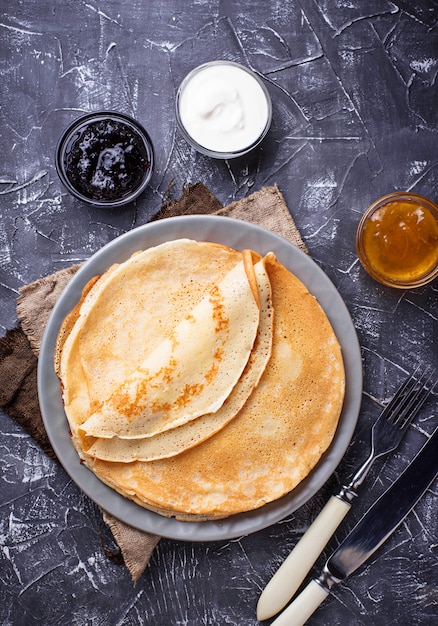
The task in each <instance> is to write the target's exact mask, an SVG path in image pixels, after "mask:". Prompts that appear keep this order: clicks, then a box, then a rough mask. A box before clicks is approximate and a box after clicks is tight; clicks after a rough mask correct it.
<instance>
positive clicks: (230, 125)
mask: <svg viewBox="0 0 438 626" xmlns="http://www.w3.org/2000/svg"><path fill="white" fill-rule="evenodd" d="M270 115H271V106H270V100H269V96H268V95H267V93H266V92H265V91H264V89H263V87H262V86H261V85H260V82H259V81H258V79H257V78H256V76H255V75H253V74H252V73H250V72H249V71H247V70H246V69H245V68H243V67H241V66H239V65H236V64H231V63H227V62H223V63H221V62H215V63H212V64H206V65H205V66H200V67H199V68H196V69H195V70H194V71H193V73H192V74H189V75H188V77H187V78H186V81H185V82H183V85H182V87H181V92H180V96H179V116H180V122H181V124H182V125H183V126H184V128H185V131H186V133H187V134H188V135H189V136H190V137H191V138H192V139H193V140H194V141H195V142H196V143H197V144H199V145H200V146H202V147H204V148H206V149H207V150H209V151H212V152H216V153H225V154H229V153H235V152H237V153H239V152H241V151H245V149H246V148H248V147H250V146H252V145H253V144H255V143H256V142H257V140H258V139H259V138H260V137H261V136H262V134H263V133H264V132H265V131H266V130H267V127H268V126H269V122H270Z"/></svg>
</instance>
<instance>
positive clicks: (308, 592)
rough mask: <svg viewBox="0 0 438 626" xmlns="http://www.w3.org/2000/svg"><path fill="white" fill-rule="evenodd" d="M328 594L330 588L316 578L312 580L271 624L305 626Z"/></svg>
mask: <svg viewBox="0 0 438 626" xmlns="http://www.w3.org/2000/svg"><path fill="white" fill-rule="evenodd" d="M328 594H329V592H328V590H327V589H324V588H323V587H321V585H319V584H318V583H317V582H316V580H312V581H310V583H309V584H308V585H307V587H306V588H305V589H304V591H302V592H301V593H300V595H299V596H298V597H297V598H296V600H294V601H293V602H292V604H291V605H290V606H288V607H287V609H285V610H284V611H283V613H281V614H280V615H279V616H278V617H277V619H276V620H274V621H273V622H272V624H271V626H303V624H305V623H306V622H307V620H308V619H309V617H310V616H311V615H312V613H314V612H315V611H316V609H317V608H318V607H319V605H320V604H322V603H323V602H324V600H325V599H326V598H327V596H328Z"/></svg>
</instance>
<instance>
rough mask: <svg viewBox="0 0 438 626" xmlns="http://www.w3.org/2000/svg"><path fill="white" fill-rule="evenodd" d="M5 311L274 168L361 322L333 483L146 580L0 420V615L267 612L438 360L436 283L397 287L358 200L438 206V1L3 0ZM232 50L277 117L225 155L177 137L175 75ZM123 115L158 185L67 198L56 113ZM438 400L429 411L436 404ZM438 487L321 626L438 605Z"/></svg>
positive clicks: (372, 620) (90, 510) (48, 619)
mask: <svg viewBox="0 0 438 626" xmlns="http://www.w3.org/2000/svg"><path fill="white" fill-rule="evenodd" d="M0 4H1V8H2V11H1V16H0V80H1V82H0V85H1V87H0V98H1V106H0V128H1V131H0V154H1V157H0V163H1V165H0V213H1V221H0V325H1V330H2V334H4V332H5V331H6V330H7V329H8V328H11V327H13V326H14V325H15V324H16V321H17V320H16V313H15V299H16V296H17V294H18V290H19V288H20V287H21V286H22V285H24V284H26V283H29V282H31V281H33V280H35V279H37V278H39V277H40V276H41V275H44V274H49V273H51V272H53V271H55V270H58V269H61V268H63V267H67V266H69V265H70V264H73V263H76V262H79V261H82V260H85V259H87V258H88V257H89V256H90V255H91V254H92V253H94V252H95V251H96V250H98V249H99V248H100V247H101V246H102V245H104V244H106V243H107V242H109V241H111V240H112V239H114V238H115V237H117V236H118V235H120V234H122V233H124V232H126V231H128V230H130V229H131V228H133V227H135V226H138V225H141V224H144V223H146V222H148V220H149V219H150V218H151V217H152V216H153V215H154V214H155V213H156V212H157V211H158V210H159V208H160V206H161V204H162V202H163V200H165V199H167V198H168V197H169V194H170V195H171V197H179V196H180V195H181V193H182V190H183V187H184V185H186V184H187V183H195V182H197V181H202V182H203V183H204V184H206V185H207V186H208V187H210V189H211V190H212V191H213V193H214V194H215V195H216V196H217V197H218V199H219V200H220V201H221V202H222V203H223V204H227V203H229V202H231V201H234V200H237V199H240V198H242V197H244V196H246V195H248V194H249V193H251V192H252V191H255V190H258V189H259V188H261V187H262V186H263V185H271V184H274V183H278V185H279V187H280V189H281V191H282V193H283V195H284V197H285V199H286V202H287V204H288V206H289V208H290V211H291V214H292V215H293V217H294V219H295V221H296V223H297V226H298V227H299V229H300V231H301V233H302V236H303V238H304V240H305V242H306V245H307V246H308V248H309V251H310V254H311V255H312V257H313V258H314V259H315V261H316V262H317V263H318V264H319V265H320V266H321V267H322V268H323V269H324V271H325V272H326V273H327V274H328V276H329V277H330V278H331V280H332V281H333V282H334V284H335V285H336V287H337V288H338V290H339V292H340V293H341V295H342V297H343V298H344V300H345V302H346V305H347V307H348V309H349V311H350V314H351V316H352V319H353V322H354V324H355V327H356V329H357V333H358V337H359V341H360V345H361V349H362V357H363V367H364V392H363V403H362V410H361V415H360V418H359V422H358V426H357V429H356V432H355V435H354V438H353V441H352V444H351V446H350V448H349V450H348V451H347V453H346V455H345V457H344V459H343V460H342V462H341V463H340V465H339V467H338V469H337V471H336V473H335V474H334V475H333V476H332V477H331V478H330V480H329V481H328V483H327V484H326V485H325V486H324V488H323V489H321V491H320V492H319V493H318V494H317V495H316V496H315V497H314V498H313V499H312V500H311V501H309V502H308V503H307V504H306V505H305V506H304V507H302V509H300V510H299V511H297V512H296V513H295V514H293V515H291V516H290V517H289V518H288V519H286V520H284V521H282V522H279V523H277V524H276V525H275V526H273V527H270V528H267V529H266V530H264V531H260V532H258V533H255V534H253V535H250V536H247V537H241V538H238V539H234V540H232V541H229V542H221V543H205V544H204V543H184V542H177V541H172V540H165V539H163V540H161V541H160V543H159V545H158V547H157V549H156V550H155V552H154V554H153V556H152V559H151V561H150V564H149V566H148V569H147V570H146V572H145V573H144V574H143V576H142V577H141V579H140V581H139V582H138V583H137V585H136V587H135V588H134V587H133V585H132V582H131V580H130V577H129V574H128V573H127V571H126V569H125V568H124V567H123V566H118V565H116V564H114V563H112V562H111V561H110V560H109V559H108V558H107V557H106V556H105V554H104V553H103V551H102V548H101V542H100V538H99V529H101V530H102V532H103V533H104V535H105V538H106V541H107V543H108V545H109V546H110V547H114V546H112V544H111V536H110V535H109V534H108V531H107V530H106V529H105V528H104V527H103V526H102V525H101V516H100V513H99V510H98V509H97V507H96V506H95V505H94V504H93V502H91V501H90V500H89V499H88V498H87V497H86V496H84V495H83V494H82V493H81V492H80V491H79V490H78V488H77V487H76V485H75V484H74V483H72V481H71V480H70V479H69V478H68V476H67V475H66V473H65V472H64V471H63V470H62V469H61V468H60V467H59V466H58V465H57V464H56V463H54V462H53V461H51V460H49V459H48V458H47V457H46V456H45V455H44V454H43V453H42V452H41V450H40V449H39V447H38V446H37V445H36V444H35V443H34V442H33V441H32V440H31V439H30V438H29V436H28V435H26V434H25V433H24V432H23V431H22V430H21V429H20V427H18V426H17V425H15V424H14V423H13V422H12V420H11V419H10V418H9V417H8V416H6V415H5V414H4V413H0V428H1V435H0V545H1V552H0V600H1V601H0V623H1V624H3V625H11V626H12V625H14V626H21V625H23V626H24V625H25V626H30V625H32V624H35V625H36V624H38V625H40V624H45V625H47V626H51V625H58V624H59V625H61V624H62V625H64V624H72V625H78V626H79V625H81V626H82V625H84V624H89V625H91V624H92V625H93V626H103V625H120V626H121V625H123V626H128V625H137V624H145V625H146V624H147V625H154V626H168V625H187V626H198V625H199V626H206V625H212V626H216V625H218V626H223V625H242V626H253V625H255V624H257V623H258V622H257V620H256V617H255V607H256V603H257V599H258V596H259V593H260V591H261V589H262V588H263V587H264V585H265V584H266V583H267V581H268V580H269V578H270V576H271V575H272V574H273V573H274V571H275V570H276V568H277V567H278V565H279V564H280V563H281V561H282V559H283V558H284V557H285V556H286V555H287V554H288V552H289V551H290V549H291V548H292V547H293V545H294V543H295V542H296V540H297V538H299V537H300V535H301V534H302V532H303V531H304V530H305V529H306V527H307V525H308V524H309V521H310V520H311V519H312V518H313V517H314V516H315V515H316V513H317V512H318V511H319V509H320V508H321V506H322V505H323V504H324V502H325V501H326V500H327V499H328V497H329V495H330V494H331V493H333V492H334V491H335V490H337V489H338V487H339V485H340V483H341V482H342V481H345V480H346V479H348V478H349V477H350V475H351V473H352V471H353V470H354V469H355V468H356V466H357V464H358V462H361V461H362V460H363V459H364V458H365V456H366V454H367V450H368V440H369V429H370V425H371V424H372V422H373V420H374V419H375V417H376V416H377V414H378V413H379V404H381V403H382V402H384V401H385V400H386V399H387V398H388V397H390V396H391V394H392V393H393V391H394V390H395V388H396V387H397V386H398V384H399V383H400V381H401V380H402V379H403V378H404V377H405V375H406V373H407V372H409V371H411V370H412V369H413V368H414V367H415V365H416V364H418V363H421V364H428V363H432V362H433V361H436V355H437V352H436V346H435V345H434V343H433V333H434V332H435V335H436V329H437V324H436V318H437V307H436V304H437V298H436V293H437V290H436V284H432V285H429V286H427V287H424V288H419V289H416V290H411V291H399V290H391V289H387V288H385V287H383V286H380V285H378V284H377V283H375V282H374V281H373V280H372V279H371V278H369V277H368V275H366V273H365V272H364V271H363V269H362V268H361V266H360V264H359V262H358V260H357V256H356V252H355V246H354V236H355V230H356V227H357V223H358V221H359V219H360V216H361V214H362V213H363V211H364V210H365V209H366V207H367V206H368V205H369V204H370V203H371V202H372V201H373V200H375V199H376V198H378V197H379V196H381V195H383V194H385V193H388V192H391V191H393V190H412V191H415V192H417V193H422V194H424V195H426V196H428V197H430V198H431V199H432V200H435V201H437V200H438V151H437V133H438V106H437V102H438V81H437V72H438V28H437V19H438V5H437V3H436V2H435V1H434V0H423V1H420V0H418V1H412V2H403V1H398V2H387V1H386V0H350V1H349V2H344V1H342V0H338V1H337V2H335V1H334V0H332V1H331V0H318V1H313V0H263V1H262V0H259V1H250V0H240V1H239V2H231V1H226V0H223V1H220V0H216V1H215V0H204V1H202V0H199V1H197V2H182V1H180V0H125V1H123V0H106V1H105V2H103V1H99V0H97V1H96V0H89V1H88V2H87V1H85V0H62V1H61V0H51V1H50V2H49V1H48V0H24V1H20V0H14V2H6V0H0ZM217 58H227V59H231V60H235V61H239V62H242V63H244V64H246V65H248V66H250V67H252V68H253V69H254V70H255V71H257V72H258V73H260V74H261V75H262V76H263V77H264V78H265V80H266V84H267V87H268V89H269V91H270V94H271V97H272V100H273V123H272V128H271V131H270V132H269V134H268V137H267V139H266V140H265V142H264V143H263V145H262V147H261V148H260V149H259V150H258V151H256V152H255V153H254V154H252V155H251V156H250V157H247V158H243V159H239V160H236V161H228V162H222V161H215V160H211V159H209V158H207V157H204V156H202V155H199V154H197V153H195V152H193V151H192V150H191V149H190V148H189V146H188V145H187V144H186V143H185V141H184V140H183V139H182V138H181V136H180V135H179V134H178V132H177V130H176V127H175V122H174V115H173V106H174V95H175V91H176V88H177V86H178V84H179V82H180V81H181V79H182V78H183V77H184V75H185V74H186V72H187V71H188V70H190V69H191V68H192V67H194V66H196V65H198V64H199V63H201V62H203V61H208V60H212V59H217ZM98 109H114V110H119V111H123V112H125V113H128V114H131V115H133V116H134V117H136V118H137V119H138V120H139V121H140V122H142V123H143V124H144V125H145V127H146V128H147V130H148V131H149V133H150V135H151V137H152V139H153V141H154V144H155V149H156V169H155V173H154V176H153V179H152V183H151V186H150V188H149V190H148V191H147V192H146V193H145V194H144V195H143V196H142V197H141V198H140V199H139V200H138V201H137V202H136V203H135V204H133V205H131V206H128V207H127V208H125V209H123V210H118V211H114V212H112V211H103V210H97V209H91V208H88V207H86V206H84V205H82V204H81V203H79V202H77V201H75V200H74V199H73V198H72V197H71V196H69V195H67V194H66V192H65V191H64V189H63V188H62V187H61V185H60V182H59V180H58V178H57V175H56V172H55V168H54V159H53V155H54V150H55V146H56V143H57V140H58V137H59V135H60V133H61V132H62V130H63V129H64V128H65V126H66V125H67V124H68V123H69V122H70V121H72V120H73V119H75V118H76V117H78V116H79V115H80V114H82V113H84V112H88V111H93V110H98ZM434 411H435V413H434ZM435 425H436V397H435V402H433V401H431V402H429V404H428V405H427V406H426V407H425V408H424V410H423V411H422V413H421V415H420V416H419V418H418V419H417V422H416V424H415V425H414V426H413V427H412V428H411V429H410V432H409V434H408V435H407V437H406V439H405V441H404V442H403V444H402V446H401V447H400V449H399V451H398V452H397V453H396V454H395V455H393V456H392V457H391V458H389V459H388V460H387V461H385V462H378V463H377V464H376V466H375V467H374V469H373V471H372V473H371V475H370V476H369V478H368V480H367V487H366V489H365V490H364V493H363V495H362V498H361V499H360V501H358V503H357V508H356V509H355V510H354V511H353V512H352V513H351V514H350V516H349V518H348V519H347V520H346V521H345V523H344V524H343V526H342V527H341V528H340V529H339V532H338V533H337V534H336V537H335V538H334V539H333V541H332V543H331V544H330V546H329V547H328V548H327V550H326V552H325V554H324V555H322V556H321V558H320V559H319V560H318V562H317V564H316V566H315V568H314V570H313V573H315V574H316V573H318V572H319V570H320V569H321V566H322V565H323V563H324V561H325V558H327V556H328V555H329V554H330V551H331V549H332V548H333V547H334V546H336V545H337V542H338V541H339V540H341V539H342V538H343V537H344V536H345V534H346V532H347V530H348V529H349V528H350V527H352V525H353V524H354V522H355V520H356V519H357V518H358V517H359V516H360V515H361V514H362V512H363V511H364V510H365V507H366V505H367V504H368V503H370V502H371V501H372V500H373V498H374V497H375V496H376V495H377V494H380V493H381V492H382V491H383V489H384V488H385V486H386V485H387V484H388V482H389V481H390V480H391V479H392V478H394V477H395V476H396V474H397V471H399V470H400V469H401V468H402V467H403V466H404V465H405V464H406V461H407V460H408V459H409V458H411V457H412V455H413V454H414V452H415V451H416V450H418V448H419V447H420V445H421V443H422V442H423V441H424V440H425V437H426V436H427V435H428V434H430V433H431V432H432V430H433V428H434V427H435ZM435 495H436V485H435V486H433V487H432V489H430V490H429V491H428V493H427V494H426V495H425V497H424V498H423V499H422V501H421V502H420V503H419V505H418V506H417V507H416V509H415V511H414V512H413V513H412V514H411V515H410V516H409V517H408V518H407V520H406V521H405V522H404V523H403V524H402V526H401V527H400V528H399V530H398V531H397V532H396V534H394V535H393V537H392V538H391V539H390V540H389V541H388V542H387V543H386V544H385V546H384V547H383V548H382V549H381V550H380V551H379V552H378V553H377V554H376V555H375V556H374V557H373V558H372V559H371V561H370V562H369V563H368V564H367V565H366V566H364V567H362V568H361V570H360V571H359V572H357V573H356V574H355V575H354V576H353V577H352V578H351V579H350V580H348V581H347V582H346V583H345V584H344V585H342V586H340V587H339V588H338V589H337V590H336V591H335V592H334V594H333V596H331V597H330V598H329V599H328V600H327V601H326V603H325V604H324V605H323V606H322V607H321V608H320V609H319V611H318V612H317V613H316V614H315V615H314V616H313V617H312V618H311V620H310V621H309V624H314V625H315V626H318V625H319V626H323V625H326V624H328V623H330V624H333V625H334V626H335V625H337V624H342V625H343V626H345V625H377V626H380V625H381V626H387V625H388V624H395V623H397V624H398V625H399V626H408V625H409V626H415V625H419V624H422V625H424V624H427V625H429V624H433V623H436V619H437V615H438V595H437V580H438V577H437V561H436V546H437V541H438V530H437V521H436V498H435Z"/></svg>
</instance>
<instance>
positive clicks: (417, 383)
mask: <svg viewBox="0 0 438 626" xmlns="http://www.w3.org/2000/svg"><path fill="white" fill-rule="evenodd" d="M418 369H419V367H417V369H416V370H415V371H414V372H413V374H412V375H411V376H410V377H409V378H408V379H407V380H406V382H405V383H404V384H403V385H402V387H401V388H400V389H399V391H398V392H397V393H396V394H395V395H394V397H393V398H392V400H391V402H390V403H389V404H388V405H387V407H386V408H385V410H384V411H383V413H382V418H383V419H386V420H388V421H391V422H392V423H393V424H399V425H400V428H405V427H407V426H408V425H409V423H410V422H411V421H412V420H413V418H414V417H415V415H417V413H418V411H419V410H420V408H421V407H422V406H423V404H424V402H425V401H426V398H427V397H428V395H429V394H430V392H431V391H432V390H433V388H434V387H435V385H436V382H435V383H434V384H433V385H432V386H431V387H430V388H429V389H427V388H426V385H427V383H429V382H430V380H431V379H432V376H433V375H434V370H433V369H432V370H431V371H430V370H429V368H427V369H426V371H425V372H424V373H423V374H422V375H421V376H420V377H419V378H418V379H417V378H416V377H415V375H416V373H417V371H418Z"/></svg>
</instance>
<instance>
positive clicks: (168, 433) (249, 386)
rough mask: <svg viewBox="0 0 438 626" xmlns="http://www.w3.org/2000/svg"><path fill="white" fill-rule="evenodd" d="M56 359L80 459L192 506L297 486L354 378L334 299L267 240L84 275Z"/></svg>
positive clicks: (245, 504) (171, 503) (141, 489)
mask: <svg viewBox="0 0 438 626" xmlns="http://www.w3.org/2000/svg"><path fill="white" fill-rule="evenodd" d="M55 367H56V371H57V373H58V376H59V378H60V380H61V386H62V395H63V402H64V407H65V413H66V415H67V419H68V421H69V424H70V429H71V434H72V441H73V444H74V446H75V448H76V450H77V452H78V454H79V456H80V458H81V460H82V461H83V462H84V463H85V464H86V465H87V466H88V467H89V468H90V470H92V471H93V472H94V473H95V474H96V475H97V476H98V477H99V478H100V479H101V480H102V481H103V482H105V483H106V484H108V485H110V486H111V487H112V488H114V489H115V490H116V491H118V492H119V493H121V494H123V495H124V496H126V497H128V498H131V499H133V500H134V501H135V502H137V503H138V504H140V505H141V506H143V507H146V508H147V509H150V510H153V511H155V512H157V513H160V514H162V515H166V516H173V517H175V518H177V519H179V520H184V521H200V520H211V519H220V518H224V517H228V516H230V515H234V514H236V513H241V512H245V511H250V510H253V509H256V508H258V507H261V506H263V505H264V504H266V503H268V502H272V501H273V500H276V499H278V498H280V497H281V496H283V495H284V494H286V493H288V492H290V491H291V490H292V489H293V488H294V487H296V485H298V483H300V482H301V481H302V480H303V479H304V478H305V477H306V476H307V475H308V474H309V472H310V471H311V470H312V469H313V468H314V466H315V465H316V463H317V462H318V461H319V459H320V458H321V456H322V454H323V453H324V452H325V450H326V449H327V448H328V446H329V445H330V442H331V441H332V438H333V436H334V433H335V430H336V427H337V424H338V420H339V416H340V413H341V409H342V403H343V397H344V387H345V376H344V369H343V361H342V355H341V350H340V346H339V343H338V341H337V339H336V336H335V334H334V332H333V329H332V327H331V325H330V323H329V321H328V319H327V317H326V315H325V313H324V312H323V310H322V309H321V307H320V306H319V304H318V302H317V301H316V299H315V298H314V297H313V296H312V295H311V294H310V293H309V292H308V291H307V289H306V287H305V286H304V285H303V284H302V283H301V282H300V281H299V280H298V279H297V278H296V277H295V276H294V275H293V274H291V272H289V270H287V269H286V268H285V267H284V266H283V265H282V264H281V263H279V262H278V260H277V259H276V258H275V256H274V255H273V254H272V253H269V254H268V255H266V256H265V257H263V258H262V257H261V256H260V255H259V254H257V253H256V252H254V251H250V250H244V251H242V252H240V251H237V250H232V249H230V248H227V247H225V246H222V245H218V244H213V243H210V242H197V241H193V240H189V239H179V240H176V241H171V242H168V243H164V244H161V245H159V246H156V247H154V248H149V249H148V250H145V251H139V252H137V253H136V254H134V255H133V256H132V257H131V258H130V259H128V260H127V261H125V262H123V263H121V264H119V265H114V266H112V267H110V268H109V269H108V270H107V271H106V272H105V273H104V274H103V275H102V276H100V277H95V278H94V279H93V280H92V281H90V283H89V284H88V285H87V286H86V288H85V289H84V292H83V296H82V298H81V300H80V302H79V303H78V304H77V306H76V307H75V308H74V310H73V311H72V312H71V313H70V315H69V316H68V317H67V318H66V320H65V321H64V323H63V325H62V327H61V330H60V333H59V336H58V342H57V346H56V350H55Z"/></svg>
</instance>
